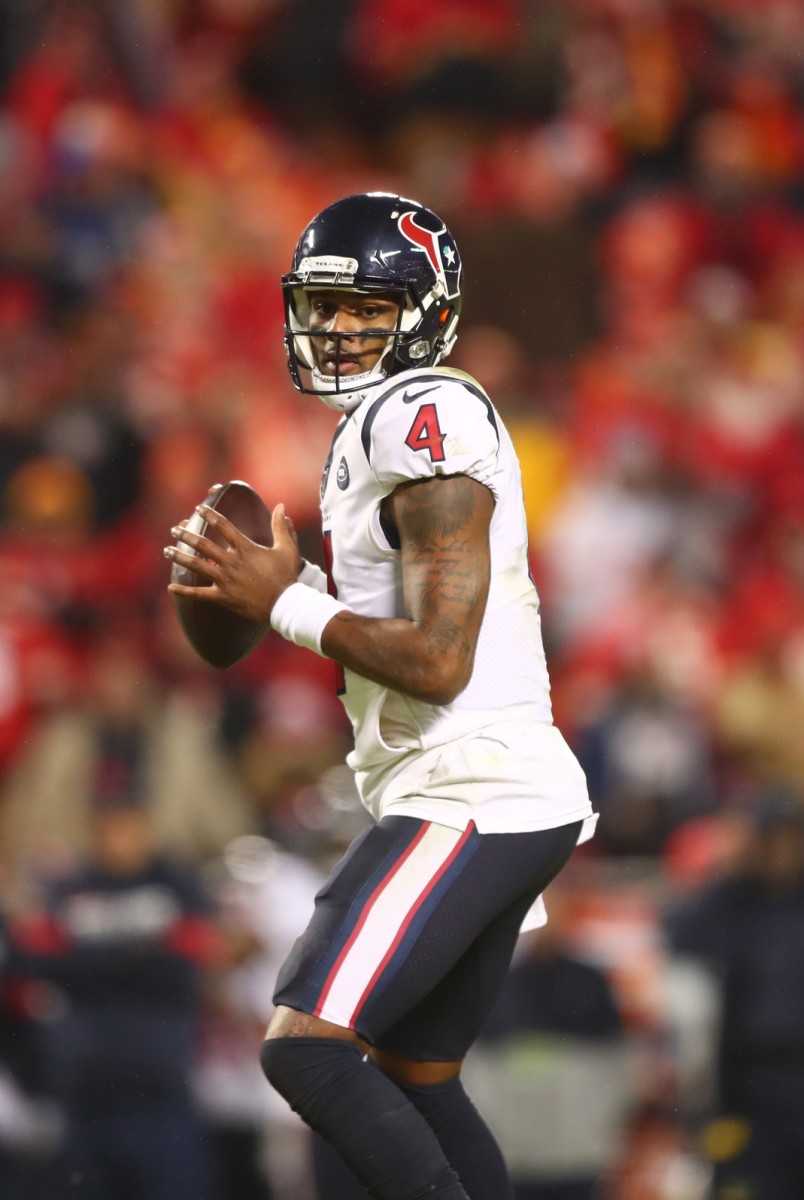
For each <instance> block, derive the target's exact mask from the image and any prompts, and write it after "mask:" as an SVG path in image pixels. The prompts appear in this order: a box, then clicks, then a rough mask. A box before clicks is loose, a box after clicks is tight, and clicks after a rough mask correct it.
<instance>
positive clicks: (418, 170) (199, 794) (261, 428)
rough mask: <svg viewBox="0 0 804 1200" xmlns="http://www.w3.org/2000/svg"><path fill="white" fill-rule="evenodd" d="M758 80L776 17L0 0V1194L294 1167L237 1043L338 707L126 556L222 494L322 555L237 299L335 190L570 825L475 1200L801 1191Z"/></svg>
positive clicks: (278, 402)
mask: <svg viewBox="0 0 804 1200" xmlns="http://www.w3.org/2000/svg"><path fill="white" fill-rule="evenodd" d="M803 64H804V7H802V5H801V3H800V0H563V2H561V0H437V2H436V0H430V2H429V3H424V2H423V0H341V2H339V3H337V4H335V3H332V2H331V0H129V2H128V3H126V4H120V3H117V2H116V0H91V2H90V0H2V3H0V521H1V522H2V523H1V524H0V580H2V585H1V586H0V914H1V915H2V922H0V931H1V933H2V936H1V937H0V1194H2V1196H3V1197H4V1200H43V1198H44V1197H47V1200H54V1198H60V1197H62V1196H63V1197H75V1198H78V1197H81V1198H83V1197H91V1198H92V1200H162V1197H163V1196H164V1197H170V1198H171V1200H176V1197H181V1198H182V1200H230V1198H231V1200H235V1197H236V1198H237V1200H299V1198H300V1197H302V1196H307V1195H312V1194H313V1192H312V1184H311V1180H310V1165H309V1159H310V1154H309V1149H310V1148H309V1145H308V1143H307V1139H306V1134H305V1132H304V1131H303V1130H302V1129H301V1128H300V1126H299V1125H298V1124H297V1123H296V1122H295V1119H294V1118H293V1117H292V1115H291V1114H290V1113H289V1112H288V1111H287V1110H286V1109H284V1108H283V1106H282V1102H280V1101H279V1100H278V1099H277V1098H276V1097H274V1096H273V1095H272V1094H270V1092H269V1089H268V1087H267V1085H265V1083H264V1081H263V1079H262V1077H261V1075H260V1073H259V1069H258V1066H257V1048H258V1046H259V1042H260V1038H261V1033H262V1030H263V1028H264V1025H265V1022H266V1020H267V1017H268V1016H269V1015H270V1011H271V1006H270V995H271V984H272V979H273V976H274V974H275V971H276V968H277V964H278V962H279V961H281V959H282V957H283V955H284V953H285V951H286V949H287V948H288V946H289V944H290V941H291V940H292V938H293V937H294V936H295V934H296V933H297V932H298V930H299V929H300V928H301V927H302V926H303V924H304V922H305V920H306V916H307V913H308V912H309V910H310V907H311V905H312V897H313V895H314V892H315V890H316V887H317V886H318V882H319V880H320V879H321V876H322V873H323V872H324V871H325V870H326V869H327V868H328V866H329V865H330V864H331V862H332V861H333V860H334V858H335V857H336V856H337V855H338V854H339V853H340V851H341V849H342V848H343V846H344V845H345V844H346V843H347V842H348V841H349V840H350V838H351V837H352V836H353V835H354V834H355V832H357V831H358V830H359V829H360V828H362V824H363V821H364V818H363V816H362V814H361V811H360V808H359V805H358V804H357V801H356V798H355V795H354V792H353V789H352V785H351V780H350V775H349V772H348V771H347V769H346V768H345V767H344V766H343V758H344V755H345V753H346V751H347V749H348V746H349V739H348V729H347V727H346V723H345V720H344V718H343V716H342V714H341V711H340V705H339V703H338V701H337V699H336V697H335V694H334V688H333V684H332V666H331V664H330V663H328V662H326V661H324V660H321V659H318V658H315V657H314V656H312V655H307V654H305V653H304V652H301V651H299V650H297V649H296V648H295V647H293V646H290V645H288V644H287V643H284V642H283V641H282V640H281V639H279V638H278V637H277V636H276V635H273V634H269V636H268V637H267V638H266V639H265V641H264V642H263V643H262V644H261V646H260V647H259V648H258V650H256V651H255V652H254V653H253V654H252V655H251V656H250V657H249V658H248V659H246V660H245V661H244V662H243V663H241V664H240V665H238V666H236V667H235V668H233V669H231V670H229V671H226V672H224V673H217V672H215V671H214V670H212V669H211V668H208V667H206V666H205V665H204V664H203V663H202V662H201V661H200V660H199V659H197V658H196V657H195V656H194V654H193V652H192V651H191V650H190V649H189V647H188V646H187V644H186V643H185V642H184V640H183V638H182V636H181V634H180V632H179V628H178V625H177V624H176V621H175V619H174V616H173V613H172V610H171V608H170V604H169V600H168V597H167V594H166V592H165V583H166V576H167V572H166V566H165V561H164V559H163V557H162V547H163V545H164V544H165V543H166V541H167V540H168V530H169V528H170V526H171V525H172V524H174V523H175V522H176V521H177V520H179V519H181V518H183V517H184V516H186V515H188V514H189V513H190V512H191V511H192V508H193V506H194V505H195V504H196V503H198V501H199V500H200V499H202V498H203V497H204V496H205V495H206V493H207V490H208V487H209V485H210V484H211V483H212V482H214V481H222V480H226V479H231V478H242V479H246V480H248V481H249V482H250V483H251V484H252V485H253V486H255V487H256V488H257V489H258V490H259V491H260V492H261V493H262V495H263V496H264V498H265V500H266V502H267V503H268V504H269V506H273V505H274V504H275V503H277V502H278V501H279V500H282V501H284V502H285V504H286V505H287V509H288V512H289V513H290V514H291V515H292V517H293V520H294V523H295V525H296V528H297V529H298V530H299V533H300V538H301V542H302V545H303V549H304V552H305V553H306V555H307V556H308V557H309V558H311V559H313V560H314V561H320V553H319V545H318V529H317V511H318V480H319V475H320V469H321V464H322V462H323V460H324V457H325V454H326V449H327V447H328V443H329V438H330V433H331V428H332V417H331V414H329V413H328V412H327V410H326V409H325V408H324V407H323V406H322V405H320V404H319V403H317V402H316V401H315V399H312V398H310V397H303V396H299V395H297V394H296V393H295V392H294V391H293V389H292V387H291V384H290V381H289V377H288V375H287V370H286V367H285V362H284V351H283V347H282V338H281V326H282V313H281V302H280V293H279V288H278V280H279V276H280V275H281V274H282V272H283V271H285V270H286V269H287V267H288V265H289V262H290V256H291V254H292V250H293V247H294V245H295V242H296V239H297V237H298V235H299V233H300V231H301V229H302V228H303V226H304V225H305V224H306V223H307V222H308V220H309V219H310V218H311V217H312V216H313V215H314V214H315V213H316V212H317V211H318V210H319V209H321V208H322V207H324V206H325V205H327V204H329V203H331V202H332V201H333V200H335V199H337V198H338V197H340V196H342V195H345V194H348V193H351V192H356V191H363V190H377V189H382V190H399V191H401V192H402V193H403V194H407V195H411V196H413V197H415V198H417V199H419V200H421V201H422V202H423V203H425V204H427V205H428V206H430V207H432V208H434V209H435V210H436V211H437V212H438V213H439V214H440V215H441V216H442V217H443V218H444V219H445V220H446V221H447V223H448V225H449V226H450V227H451V229H452V231H453V232H454V234H455V235H456V237H457V239H458V243H459V245H460V247H461V249H462V253H463V258H464V263H465V272H466V277H465V300H464V316H463V318H462V323H461V331H460V336H459V340H458V344H457V347H456V350H455V352H454V354H453V356H452V358H451V359H450V365H454V366H458V367H461V368H463V369H465V370H467V371H469V372H471V373H472V374H474V375H476V376H477V378H478V379H479V380H480V382H481V383H482V384H483V385H484V387H485V388H486V389H487V390H488V391H489V392H490V394H491V396H492V398H493V400H494V401H495V403H496V404H497V406H498V407H499V409H500V411H501V412H502V414H503V417H504V419H505V420H506V422H507V424H508V425H509V428H510V430H511V432H512V435H513V437H514V440H515V443H516V445H517V448H518V451H519V454H520V458H521V462H522V468H523V476H524V484H525V491H526V501H527V507H528V516H529V525H530V536H531V552H532V557H533V567H534V573H535V578H536V580H537V582H538V586H539V591H540V594H541V597H542V607H543V613H544V626H545V631H546V638H547V651H548V661H549V664H550V668H551V676H552V680H553V687H554V701H555V712H556V719H557V722H558V723H559V724H560V725H561V727H562V729H563V730H564V732H565V734H566V736H567V738H568V740H569V741H570V743H571V744H572V746H573V747H574V749H575V750H576V752H577V754H578V755H579V757H580V759H581V761H582V763H583V766H584V768H585V770H586V772H587V775H588V779H589V784H590V788H591V792H592V798H593V801H594V805H595V808H596V809H597V810H598V811H599V813H600V825H599V833H598V836H597V838H596V839H595V841H594V842H593V843H591V844H590V845H589V846H587V847H585V848H584V851H583V853H581V854H579V855H577V856H576V859H575V860H574V861H573V863H572V865H571V867H570V868H569V869H568V870H567V872H566V873H565V875H564V876H562V879H561V881H560V882H558V883H557V884H556V885H554V887H553V889H551V895H550V896H549V897H548V907H549V909H550V912H551V915H552V919H551V924H550V926H549V927H548V930H547V931H546V932H545V933H543V934H542V935H541V936H540V937H539V938H537V940H536V942H534V943H533V944H532V945H531V944H529V943H528V942H527V940H526V939H523V944H522V947H521V950H520V952H519V954H518V956H517V960H516V963H515V965H514V968H513V970H512V973H511V978H510V981H509V982H510V987H509V988H508V989H507V991H506V993H505V995H504V996H503V997H502V998H501V1002H500V1005H499V1006H498V1010H497V1011H496V1012H495V1014H494V1016H493V1018H492V1020H491V1022H490V1025H489V1028H488V1030H487V1031H486V1033H485V1034H484V1037H483V1039H482V1040H481V1042H480V1044H479V1046H478V1048H477V1052H476V1054H474V1055H473V1058H472V1060H471V1062H470V1063H469V1065H468V1066H467V1075H471V1080H472V1084H473V1086H474V1088H475V1091H476V1094H477V1096H478V1100H479V1102H480V1104H481V1107H482V1108H483V1110H484V1112H486V1114H487V1116H488V1118H489V1120H490V1121H491V1122H492V1123H493V1124H494V1126H495V1128H496V1129H497V1131H498V1133H499V1136H500V1138H501V1140H502V1142H503V1144H504V1147H505V1149H506V1153H507V1155H508V1158H509V1161H510V1162H511V1165H512V1169H513V1171H514V1175H515V1180H516V1184H517V1200H588V1198H591V1197H593V1196H594V1197H595V1200H599V1198H605V1200H702V1198H703V1197H708V1196H710V1195H711V1196H718V1197H726V1196H729V1197H731V1198H733V1200H736V1198H737V1197H739V1200H754V1198H759V1197H770V1198H771V1200H800V1198H801V1196H802V1195H804V1149H802V1139H801V1129H802V1127H804V1021H802V1020H801V1013H802V1011H804V920H802V917H804V832H803V829H804V386H803V384H804V171H803V170H802V168H803V166H804V108H803V107H802V104H803V102H804V65H803ZM740 1189H742V1190H740Z"/></svg>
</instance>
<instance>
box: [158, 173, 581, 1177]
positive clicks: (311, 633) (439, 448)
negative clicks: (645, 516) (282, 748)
mask: <svg viewBox="0 0 804 1200" xmlns="http://www.w3.org/2000/svg"><path fill="white" fill-rule="evenodd" d="M282 289H283V293H284V301H285V342H286V346H287V352H288V363H289V368H290V374H291V378H292V380H293V383H294V385H295V387H296V388H297V389H298V390H299V391H301V392H308V393H312V394H315V395H317V396H319V397H320V398H321V399H322V400H323V401H324V403H326V404H327V405H329V406H330V407H331V408H332V409H334V410H335V411H336V412H337V413H339V414H340V418H339V420H338V424H337V427H336V428H335V431H334V437H333V441H332V448H331V450H330V454H329V458H328V460H327V463H326V465H325V467H324V473H323V480H322V489H321V497H322V498H321V511H322V520H323V533H324V548H325V559H324V561H325V564H326V571H324V570H322V569H321V568H319V567H317V566H314V565H313V564H310V563H306V562H304V561H303V560H302V559H301V557H300V555H299V551H298V548H297V545H296V539H295V535H294V531H293V526H292V523H291V521H290V520H289V518H288V517H287V516H286V514H285V511H284V507H283V506H282V505H281V504H279V505H277V506H276V507H275V509H274V512H273V522H272V528H273V537H274V544H273V546H272V547H271V548H270V549H269V548H266V547H262V546H258V545H256V544H255V543H253V542H251V541H249V539H247V538H246V537H245V536H244V535H243V534H241V533H240V532H239V531H238V530H237V529H236V528H235V527H234V525H232V524H231V522H229V521H227V520H226V518H224V517H223V516H221V515H220V514H218V513H215V512H214V511H213V510H212V509H209V508H206V507H204V508H203V509H202V513H203V515H204V516H205V517H206V518H207V520H208V521H209V523H210V525H211V526H212V527H213V528H214V529H215V530H216V532H218V533H219V534H220V535H222V537H223V538H224V540H225V545H224V546H223V547H221V546H218V545H216V544H215V543H214V542H213V541H211V540H210V539H207V538H204V537H202V536H200V535H198V534H192V535H191V534H189V533H187V531H186V529H185V528H184V527H182V526H177V527H176V528H175V529H174V530H173V531H172V532H173V536H174V538H175V539H176V540H177V541H182V542H183V543H184V544H185V545H187V544H189V546H190V547H191V549H192V550H193V551H194V552H196V553H198V554H199V555H203V556H204V560H205V561H203V560H201V559H200V558H195V557H193V556H191V555H189V554H187V553H186V552H185V551H184V550H182V549H181V548H180V547H179V546H173V547H169V548H168V551H167V553H168V554H169V556H170V557H172V558H173V559H174V560H175V561H178V562H180V563H184V564H185V565H188V566H189V565H192V566H193V567H194V569H195V570H197V571H200V572H201V573H202V574H203V575H204V576H205V577H206V579H207V580H208V586H206V587H203V588H196V589H193V588H189V587H181V586H179V585H176V584H174V585H171V587H172V589H173V590H174V591H175V592H178V593H179V594H187V595H193V594H198V595H199V596H201V597H203V599H205V600H207V601H210V602H212V603H218V604H223V605H226V606H227V607H229V608H231V609H233V610H234V611H236V612H239V613H240V614H241V615H243V616H246V617H249V618H251V619H262V620H265V619H266V617H268V618H269V619H270V622H271V624H272V626H273V628H274V629H275V630H277V631H278V632H279V633H280V634H281V635H282V636H284V637H286V638H288V639H290V640H291V641H293V642H295V643H297V644H298V645H300V646H304V647H307V648H308V649H309V650H311V651H313V652H315V653H317V654H322V655H325V656H327V657H329V658H331V659H333V660H334V661H335V663H336V664H337V668H336V671H337V676H338V689H339V692H340V695H341V698H342V701H343V704H344V706H345V708H346V711H347V713H348V715H349V718H350V721H351V723H352V726H353V730H354V748H353V750H352V752H351V754H350V756H349V762H350V764H351V766H352V767H353V769H354V771H355V776H356V781H357V785H358V788H359V791H360V794H361V797H362V799H363V802H364V804H365V805H366V807H367V808H368V809H369V811H370V812H371V814H372V816H373V817H374V823H373V824H372V825H371V826H370V827H369V829H368V830H366V831H365V832H364V833H363V834H362V835H361V836H360V837H359V838H358V839H357V840H356V841H355V842H354V844H353V845H352V846H351V847H350V849H349V850H348V852H347V853H346V855H345V856H344V858H343V859H342V861H341V862H340V863H339V864H338V866H337V867H336V868H335V870H334V872H333V873H332V876H331V877H330V879H329V880H328V881H327V883H326V884H325V885H324V887H323V888H322V889H321V891H320V893H319V895H318V897H317V899H316V907H315V912H314V915H313V917H312V919H311V922H310V925H309V926H308V928H307V929H306V931H304V932H303V933H302V934H301V936H300V937H299V939H298V941H297V943H296V945H295V947H294V949H293V950H292V952H291V954H290V956H289V958H288V960H287V962H286V963H285V965H284V967H283V968H282V971H281V973H280V976H279V979H278V982H277V988H276V993H275V996H274V1001H275V1004H276V1011H275V1014H274V1016H273V1018H272V1020H271V1023H270V1025H269V1028H268V1030H267V1034H266V1040H265V1042H264V1044H263V1049H262V1064H263V1069H264V1071H265V1074H266V1076H267V1078H268V1080H269V1081H270V1083H271V1084H272V1085H273V1086H274V1087H275V1088H276V1089H277V1090H278V1091H279V1092H280V1093H281V1094H282V1095H283V1096H284V1097H285V1098H286V1099H287V1101H288V1103H289V1104H290V1105H291V1107H292V1108H293V1109H295V1110H296V1111H297V1112H298V1113H300V1114H301V1116H302V1118H303V1119H304V1120H305V1121H306V1122H307V1123H308V1124H309V1125H310V1126H311V1127H312V1128H313V1129H315V1130H316V1131H317V1132H318V1133H320V1134H321V1136H322V1137H323V1138H324V1139H325V1140H326V1141H327V1142H329V1143H330V1145H332V1146H333V1147H334V1148H335V1149H336V1150H337V1152H338V1154H339V1155H340V1157H341V1158H342V1160H343V1161H344V1162H345V1163H346V1164H347V1165H348V1166H349V1168H350V1169H351V1171H352V1173H353V1174H354V1175H355V1176H356V1177H357V1180H359V1182H360V1184H361V1185H362V1188H363V1189H364V1190H365V1192H367V1193H368V1195H370V1196H373V1197H376V1198H377V1200H421V1198H424V1197H432V1198H433V1200H467V1198H468V1200H506V1197H510V1195H511V1190H510V1184H509V1183H508V1179H507V1174H506V1169H505V1164H504V1163H503V1161H502V1157H501V1155H500V1152H499V1150H498V1148H497V1146H496V1144H495V1142H494V1140H493V1138H492V1135H491V1133H490V1132H489V1130H488V1128H487V1127H486V1126H485V1124H484V1122H483V1120H482V1119H481V1117H480V1115H479V1114H478V1112H477V1110H476V1109H475V1108H474V1106H473V1105H472V1103H471V1101H470V1099H469V1097H468V1096H467V1094H466V1092H465V1091H464V1089H463V1086H462V1084H461V1079H460V1070H461V1062H462V1060H463V1058H464V1056H465V1054H466V1052H467V1050H468V1049H469V1047H470V1046H471V1044H472V1042H473V1041H474V1039H475V1037H476V1036H477V1033H478V1031H479V1029H480V1027H481V1026H482V1024H483V1022H484V1020H485V1018H486V1016H487V1015H488V1013H489V1011H490V1008H491V1006H492V1004H493V1002H494V999H495V996H496V994H497V991H498V988H499V986H500V984H501V982H502V980H503V978H504V976H505V973H506V971H507V968H508V966H509V963H510V959H511V955H512V953H513V950H514V946H515V943H516V939H517V935H518V933H519V930H520V929H521V928H523V926H525V925H527V924H530V925H537V924H539V923H541V922H543V920H544V919H545V917H544V909H543V905H542V902H541V894H542V892H543V891H544V889H545V887H546V886H547V885H548V883H549V882H550V881H551V879H552V878H553V877H554V876H555V875H556V874H557V872H558V871H560V870H561V868H562V867H563V866H564V864H565V863H566V861H567V859H568V858H569V856H570V855H571V853H572V851H573V849H574V848H575V846H576V845H577V844H578V842H579V841H582V840H584V839H585V838H586V837H588V836H590V835H591V833H592V829H593V826H594V819H595V818H594V814H593V813H592V810H591V807H590V803H589V798H588V794H587V789H586V781H585V779H584V776H583V773H582V771H581V769H580V767H579V765H578V763H577V761H576V760H575V757H574V756H573V754H572V753H571V751H570V749H569V748H568V746H567V745H566V743H565V742H564V740H563V738H562V737H561V734H560V732H559V731H558V730H557V729H556V727H555V726H554V724H553V722H552V714H551V706H550V683H549V677H548V672H547V666H546V663H545V656H544V650H543V646H542V635H541V626H540V616H539V600H538V595H537V592H536V588H535V586H534V583H533V580H532V578H531V575H530V571H529V565H528V553H527V529H526V521H525V511H524V505H523V499H522V485H521V479H520V472H519V465H518V463H517V459H516V454H515V452H514V448H513V446H512V444H511V440H510V438H509V436H508V433H507V431H506V429H505V426H504V425H503V422H502V421H501V419H500V416H499V414H498V413H497V411H496V410H495V408H494V405H493V404H492V402H491V400H490V399H489V397H488V396H487V395H486V393H485V392H484V391H483V389H482V387H481V386H480V384H479V383H478V382H477V381H476V380H475V379H473V378H471V377H470V376H468V375H465V374H463V373H462V372H460V371H456V370H450V369H449V368H447V367H445V366H442V365H441V363H442V361H443V360H444V359H445V358H446V357H447V355H448V354H449V352H450V350H451V349H452V346H453V344H454V342H455V338H456V330H457V325H458V321H459V317H460V312H461V261H460V256H459V253H458V248H457V246H456V245H455V241H454V239H453V238H452V236H451V234H450V232H449V230H448V229H447V228H446V227H445V225H444V223H443V222H442V221H441V220H440V219H439V218H438V217H437V216H436V215H435V213H433V212H431V211H430V210H429V209H427V208H425V207H423V206H422V205H421V204H419V203H417V202H416V201H414V200H408V199H406V198H404V197H402V196H397V195H392V194H386V193H367V194H361V195H356V196H348V197H346V198H345V199H342V200H339V201H338V202H337V203H335V204H333V205H331V206H330V207H329V208H326V209H325V210H324V211H323V212H321V213H319V215H318V216H317V217H315V218H314V220H313V221H312V222H311V223H310V225H309V226H308V227H307V229H305V231H304V232H303V234H302V236H301V239H300V241H299V243H298V246H297V248H296V251H295V254H294V257H293V262H292V267H291V270H290V272H289V273H288V274H287V275H285V276H284V277H283V280H282Z"/></svg>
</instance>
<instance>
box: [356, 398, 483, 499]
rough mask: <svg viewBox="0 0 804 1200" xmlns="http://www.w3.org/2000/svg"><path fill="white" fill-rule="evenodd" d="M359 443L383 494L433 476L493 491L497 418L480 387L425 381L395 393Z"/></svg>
mask: <svg viewBox="0 0 804 1200" xmlns="http://www.w3.org/2000/svg"><path fill="white" fill-rule="evenodd" d="M363 444H364V448H365V450H366V453H367V455H368V458H369V463H370V465H371V468H372V470H373V472H374V475H375V478H376V479H377V481H378V482H379V483H380V484H381V485H382V486H383V487H384V488H387V489H388V491H392V490H393V489H394V488H395V487H397V486H398V484H400V483H404V482H406V481H409V480H412V479H432V478H433V477H434V476H435V475H469V476H471V477H472V478H473V479H477V480H478V482H480V483H483V484H485V485H486V487H488V488H490V489H491V491H492V492H494V491H495V480H496V468H497V456H498V452H499V445H500V443H499V434H498V427H497V418H496V414H495V412H494V409H493V407H492V405H491V402H490V401H489V400H488V398H487V397H486V396H485V395H484V394H483V392H481V390H480V389H479V388H477V389H475V388H471V387H468V386H467V385H466V384H464V383H461V382H458V381H454V380H449V381H447V380H438V381H436V382H433V383H428V381H427V380H426V379H424V380H423V379H419V380H414V381H413V382H412V383H411V384H410V385H408V386H407V387H404V388H396V389H395V390H394V391H393V392H392V393H389V394H388V395H386V396H385V397H382V398H381V399H380V400H379V401H378V402H377V406H376V408H375V410H374V412H373V413H369V415H368V416H367V418H366V422H365V424H364V427H363Z"/></svg>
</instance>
